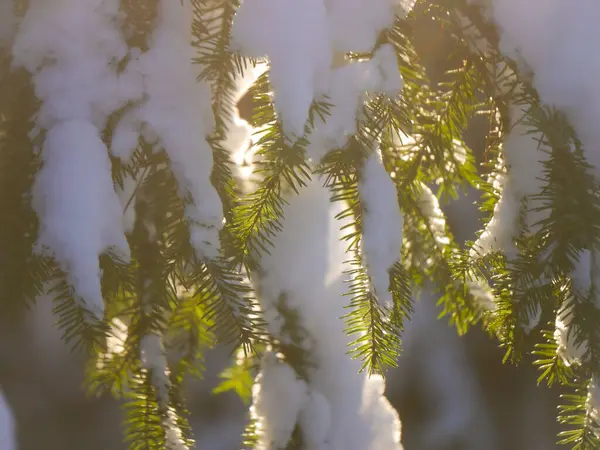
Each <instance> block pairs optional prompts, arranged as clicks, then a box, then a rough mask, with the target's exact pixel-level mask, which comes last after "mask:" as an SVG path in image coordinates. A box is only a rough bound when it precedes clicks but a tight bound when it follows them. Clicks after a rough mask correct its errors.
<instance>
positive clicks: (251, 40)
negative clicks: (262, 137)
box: [232, 0, 411, 140]
mask: <svg viewBox="0 0 600 450" xmlns="http://www.w3.org/2000/svg"><path fill="white" fill-rule="evenodd" d="M409 3H410V2H408V3H406V2H403V3H402V4H401V5H400V6H401V9H402V11H404V9H408V8H409V7H410V6H411V5H410V4H409ZM398 5H399V4H398V2H396V1H393V0H351V1H348V0H306V1H303V2H297V1H295V0H279V1H277V2H269V1H268V0H244V1H243V3H242V4H241V6H240V8H239V10H238V12H237V14H236V17H235V20H234V26H233V31H232V41H233V44H232V50H235V51H240V52H241V53H242V54H244V55H245V56H249V57H256V58H262V57H268V59H269V63H270V81H271V85H272V86H273V91H274V95H275V106H276V109H277V113H278V115H279V117H280V120H281V123H282V126H283V130H284V132H285V134H286V136H287V137H288V138H289V139H291V140H296V139H298V138H299V137H302V136H303V135H304V128H305V124H306V120H307V118H308V113H309V110H310V106H311V104H312V102H313V99H314V98H315V97H316V96H317V97H318V96H319V94H324V93H329V92H326V91H327V90H329V89H336V88H335V86H336V85H340V84H341V85H342V86H348V90H344V91H343V92H342V91H340V92H339V95H336V92H333V95H334V96H335V97H336V99H335V100H337V101H331V103H334V104H336V103H337V102H340V101H345V102H346V104H348V105H349V104H351V103H353V102H355V101H357V99H358V96H359V95H360V94H362V93H363V92H365V91H369V90H370V89H369V86H372V87H373V88H374V87H375V86H373V83H367V85H362V84H358V85H357V82H356V80H357V77H358V78H360V77H362V78H365V77H366V78H367V79H372V77H371V76H369V75H368V74H366V75H361V74H360V73H355V74H351V73H345V72H346V70H344V71H341V72H340V71H338V72H339V76H341V77H343V78H346V80H340V79H339V78H338V74H336V73H331V72H332V70H334V72H335V67H334V66H336V64H335V63H334V62H335V60H336V58H337V55H340V54H342V55H343V54H344V53H346V52H350V51H353V52H370V51H372V50H373V48H374V47H375V43H376V40H377V36H378V35H379V33H380V32H381V31H382V30H384V29H385V28H387V27H389V26H391V25H392V24H393V21H394V17H395V15H394V12H395V7H397V6H398ZM299 36H302V39H299ZM386 52H387V53H388V54H389V51H387V50H385V51H384V52H382V56H384V59H383V60H381V61H377V62H376V64H375V65H376V66H377V65H378V66H380V69H381V70H382V73H383V76H384V78H385V80H386V84H384V85H383V86H380V87H381V88H382V90H384V91H386V92H388V91H390V90H392V89H394V88H398V89H399V88H401V84H400V85H399V86H398V83H401V81H400V74H399V72H398V70H397V64H396V65H395V66H394V65H390V64H389V62H390V61H392V60H391V59H389V58H385V56H386ZM351 66H354V64H351ZM369 68H370V66H369V65H368V64H366V65H365V64H363V70H365V69H367V70H369ZM390 68H391V70H392V71H394V72H392V73H390ZM394 69H395V70H394ZM347 71H354V72H360V70H359V69H356V68H352V69H348V70H347ZM390 74H391V75H392V76H391V77H390V76H389V75H390ZM379 76H381V74H380V75H379ZM357 89H358V91H357V92H355V91H356V90H357ZM350 110H351V109H349V108H344V111H346V112H348V111H350ZM352 116H354V113H352ZM350 132H351V130H350ZM342 136H343V135H342Z"/></svg>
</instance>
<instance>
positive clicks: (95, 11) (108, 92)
mask: <svg viewBox="0 0 600 450" xmlns="http://www.w3.org/2000/svg"><path fill="white" fill-rule="evenodd" d="M118 10H119V1H118V0H60V1H58V0H54V1H48V0H37V1H32V2H31V4H30V6H29V9H28V11H27V13H26V15H25V18H24V20H23V22H22V24H21V26H20V30H19V33H18V35H17V36H16V41H15V44H14V47H13V56H14V64H15V65H17V66H23V67H25V68H26V69H27V70H29V71H30V72H31V73H32V74H33V82H34V85H35V91H36V95H37V96H38V98H39V99H40V100H42V102H43V103H42V106H41V107H40V110H39V113H38V115H37V117H36V125H37V128H38V131H40V130H46V135H45V141H44V144H43V148H42V153H41V156H42V160H43V167H42V169H41V170H40V172H39V174H38V175H37V178H36V182H35V185H34V187H33V206H34V208H35V210H36V212H37V214H38V216H39V218H40V234H39V241H38V244H39V246H40V247H41V248H43V249H46V250H48V251H49V252H50V253H51V254H53V255H54V256H55V257H56V259H57V260H58V262H59V263H60V264H61V267H62V269H63V270H65V271H66V272H67V273H68V277H69V280H70V282H71V284H72V285H73V287H74V289H75V291H76V294H77V295H78V296H79V297H81V298H82V299H83V300H84V302H85V305H86V307H87V308H88V309H89V310H90V311H91V312H92V313H93V314H94V315H95V316H96V317H98V318H100V317H101V316H102V314H103V309H104V308H103V306H104V305H103V301H102V293H101V289H100V268H99V263H98V256H99V255H100V253H102V252H103V251H105V250H106V249H108V248H109V247H116V248H118V249H119V250H120V251H121V252H122V253H123V254H124V256H127V255H128V253H129V249H128V246H127V242H126V240H125V237H124V234H123V227H122V219H121V216H122V214H121V207H120V203H119V199H118V197H117V195H116V193H115V191H114V188H113V181H112V176H111V167H110V161H109V158H108V153H107V149H106V145H105V144H104V143H103V141H102V140H101V137H100V133H101V130H102V128H103V127H104V125H105V122H106V118H107V117H108V115H109V114H110V113H111V112H112V111H113V110H115V109H116V108H118V107H119V106H121V105H122V104H124V103H125V102H126V101H127V100H128V99H130V98H131V97H132V96H133V97H135V95H136V94H137V92H131V90H130V89H129V84H128V83H127V80H126V79H125V78H120V77H119V76H118V75H117V72H116V67H115V64H114V63H115V62H116V61H118V60H120V59H122V58H123V57H124V56H125V54H126V52H127V47H126V45H125V43H124V41H123V39H122V37H121V35H120V33H119V30H118V29H117V26H116V16H117V13H118Z"/></svg>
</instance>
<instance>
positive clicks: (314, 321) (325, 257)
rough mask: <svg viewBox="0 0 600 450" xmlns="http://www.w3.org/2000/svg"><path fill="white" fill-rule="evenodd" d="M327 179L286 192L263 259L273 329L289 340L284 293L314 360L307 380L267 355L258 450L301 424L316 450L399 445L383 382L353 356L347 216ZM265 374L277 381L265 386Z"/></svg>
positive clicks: (258, 395)
mask: <svg viewBox="0 0 600 450" xmlns="http://www.w3.org/2000/svg"><path fill="white" fill-rule="evenodd" d="M322 183H323V180H322V179H320V178H315V179H313V180H312V181H311V182H310V183H309V185H308V186H306V187H305V188H303V189H302V190H301V191H300V193H299V194H298V195H295V194H290V195H288V196H286V200H287V201H288V203H287V204H286V206H285V210H284V214H283V221H282V222H283V223H282V225H283V229H282V231H281V232H280V233H278V234H277V235H276V236H275V237H274V242H273V244H274V245H273V247H272V248H271V249H270V254H269V255H264V256H263V257H262V258H261V266H262V268H263V270H264V274H263V276H262V277H261V279H260V280H259V283H258V294H259V298H260V300H261V306H262V309H263V311H264V314H265V318H266V319H267V320H268V322H269V330H270V332H271V333H272V334H273V336H274V337H275V338H276V339H278V340H280V341H282V342H288V341H289V339H290V336H289V334H288V333H287V332H286V327H284V326H283V325H284V324H285V317H283V316H282V314H281V313H280V309H279V306H280V302H281V299H282V298H284V299H285V305H286V307H287V308H288V309H289V310H291V311H293V312H294V314H297V315H298V323H299V324H300V326H301V327H302V329H303V331H304V332H305V333H306V335H307V336H306V337H305V338H304V339H302V340H301V342H297V344H299V345H300V346H301V348H302V350H303V351H305V352H306V353H307V354H308V355H309V357H310V358H312V360H311V362H310V363H309V364H308V368H307V372H308V374H307V376H306V379H303V380H302V381H299V380H298V378H300V376H299V374H296V373H293V371H292V369H291V368H289V366H287V365H283V364H285V363H284V362H279V361H276V362H273V361H272V360H267V363H266V364H267V367H264V368H263V370H266V374H265V372H263V375H261V376H259V379H258V380H257V381H258V383H259V385H260V386H263V385H264V386H265V388H262V387H261V388H257V390H256V391H255V398H254V402H255V405H256V408H255V414H256V415H257V418H258V419H259V422H260V423H262V424H263V425H262V426H263V427H267V429H268V430H270V431H269V432H268V433H267V434H266V435H265V436H262V437H261V445H263V447H259V448H282V447H278V446H276V445H275V446H273V447H269V444H270V443H272V442H274V441H273V439H274V434H273V433H277V436H279V437H280V438H281V441H283V440H284V437H285V436H287V437H289V433H291V432H292V431H293V429H292V430H290V428H291V427H292V424H295V425H297V426H298V427H299V428H300V430H299V431H300V432H301V433H302V437H303V439H304V440H305V442H310V443H311V445H312V446H311V447H310V448H314V449H317V450H394V449H396V450H400V449H401V448H402V446H401V444H400V421H399V419H398V415H397V413H396V411H394V410H393V408H392V407H391V406H390V405H389V403H388V401H387V400H386V398H385V397H384V396H383V388H384V382H383V380H382V379H381V378H379V377H370V378H369V377H368V375H367V374H366V372H362V373H359V370H360V367H361V362H360V361H358V360H356V359H352V358H351V356H350V355H349V354H348V346H349V344H350V342H351V341H352V340H353V339H354V338H353V337H351V336H348V335H347V334H346V332H345V323H344V320H343V319H342V317H343V316H344V314H345V312H346V308H345V305H346V303H347V301H346V297H345V296H344V293H345V292H346V291H347V284H346V283H345V281H344V279H345V275H344V272H345V271H346V270H348V269H349V265H348V264H347V263H344V261H346V259H347V255H346V244H345V243H344V242H343V241H342V240H341V237H342V234H343V233H342V231H341V230H340V228H341V227H342V226H344V221H341V220H338V219H336V215H337V214H338V213H340V212H341V211H342V210H343V208H344V206H343V205H342V204H341V203H338V202H335V203H331V202H330V198H329V197H330V193H329V191H328V189H327V188H326V187H323V185H322ZM346 231H348V230H346ZM273 366H274V367H273ZM264 377H271V378H273V377H276V380H272V381H271V383H269V384H268V386H270V387H267V384H266V382H265V381H264V379H265V378H264ZM281 384H285V387H279V388H277V389H279V390H283V391H285V392H293V393H294V395H293V401H287V402H285V403H281V396H280V395H279V396H278V395H276V393H274V391H273V390H275V389H276V388H275V386H281ZM264 389H266V390H264ZM269 402H273V404H269ZM273 410H276V411H277V414H273V413H271V412H270V411H273ZM261 414H262V415H261ZM279 433H281V434H279ZM269 440H270V442H269ZM281 441H279V440H277V442H278V443H281Z"/></svg>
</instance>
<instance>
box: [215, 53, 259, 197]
mask: <svg viewBox="0 0 600 450" xmlns="http://www.w3.org/2000/svg"><path fill="white" fill-rule="evenodd" d="M266 69H267V66H266V64H264V63H260V64H257V65H256V66H255V67H248V68H247V69H246V70H245V71H244V73H243V74H242V75H240V74H238V76H237V79H236V83H235V95H234V97H233V100H234V102H235V103H234V104H233V105H231V107H232V110H233V114H232V117H230V118H228V119H229V120H228V122H227V132H226V134H225V139H224V140H223V142H222V143H221V145H222V146H223V147H224V148H225V149H226V150H227V151H228V152H229V153H230V155H231V158H232V160H233V162H234V163H235V166H234V176H235V178H236V179H237V180H238V181H240V184H241V187H242V190H243V191H244V192H249V191H250V190H251V188H252V186H253V184H254V183H253V181H254V180H253V178H254V177H253V174H252V172H253V164H252V155H253V149H252V145H253V139H252V138H253V134H254V133H255V132H256V130H255V129H254V128H252V127H251V126H250V124H249V123H248V122H247V121H245V120H244V119H242V118H241V117H240V115H239V110H238V107H237V104H238V102H239V101H240V99H241V98H242V97H243V96H244V95H245V94H246V93H247V92H248V89H249V88H250V87H251V86H252V84H253V83H254V82H255V81H256V80H257V79H258V77H259V76H260V75H262V74H263V73H264V72H265V70H266Z"/></svg>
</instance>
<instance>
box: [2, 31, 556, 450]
mask: <svg viewBox="0 0 600 450" xmlns="http://www.w3.org/2000/svg"><path fill="white" fill-rule="evenodd" d="M418 35H419V39H418V44H419V50H420V51H419V53H420V54H421V55H422V57H423V63H424V64H425V65H426V67H427V68H428V70H429V72H430V76H431V78H432V79H433V80H434V81H435V80H436V79H439V77H440V76H441V74H442V73H443V72H444V70H445V69H447V68H448V67H447V66H446V65H447V64H448V58H447V55H449V54H451V53H452V42H446V41H444V40H443V37H442V35H441V33H440V30H439V25H436V24H433V23H428V22H427V21H426V20H423V23H422V24H421V25H420V26H419V27H418ZM440 55H443V57H440ZM250 107H251V105H250V104H249V103H248V102H247V99H245V100H243V101H242V103H241V104H240V110H241V115H242V116H243V115H244V112H245V111H246V112H247V110H248V108H250ZM482 120H483V122H482V123H477V122H476V121H475V122H474V123H473V126H472V130H471V131H470V133H469V136H468V143H469V144H470V145H471V147H472V148H473V149H474V150H476V151H477V150H478V149H480V150H481V149H483V139H484V138H483V136H484V133H483V132H482V131H483V130H485V127H486V123H485V119H482ZM475 200H476V198H475V194H474V193H467V194H466V195H465V196H464V197H462V198H460V199H459V200H457V201H456V202H454V203H453V204H451V205H448V206H447V207H446V208H445V209H446V213H447V214H448V220H449V224H450V226H451V229H452V231H453V233H454V234H455V236H456V237H457V239H459V240H467V239H473V237H474V233H475V232H476V231H477V229H478V220H479V217H478V211H477V209H476V207H475V206H474V205H473V202H474V201H475ZM0 275H1V274H0ZM0 295H4V294H2V293H0ZM436 301H437V298H435V297H434V296H433V295H432V294H431V293H429V292H428V291H427V290H425V291H424V292H423V293H422V295H421V296H420V297H419V298H418V299H417V302H416V306H415V314H414V317H413V319H412V321H411V322H410V323H409V324H408V326H407V328H406V330H405V334H404V348H403V354H402V357H401V359H400V362H399V368H398V369H396V370H394V371H391V372H390V373H389V374H388V390H387V395H388V397H389V398H390V401H391V402H392V404H393V405H394V406H395V407H396V408H397V409H398V411H399V413H400V416H401V419H402V426H403V438H402V439H403V442H404V446H405V449H406V450H521V449H523V450H552V449H554V448H557V446H556V445H555V442H556V434H557V432H558V426H557V424H556V413H557V411H556V405H557V397H558V396H557V392H555V391H552V390H550V389H548V388H545V387H536V378H537V374H536V371H535V369H534V368H532V366H531V364H530V361H524V362H523V363H522V364H521V366H520V367H518V368H517V367H514V366H511V365H503V364H502V362H501V361H502V357H503V352H502V350H500V349H499V348H498V347H497V345H496V343H495V342H493V341H491V340H490V339H489V338H488V337H487V336H486V335H485V334H484V333H482V332H480V331H478V330H476V329H474V330H472V331H470V332H469V333H468V334H467V335H466V336H463V337H459V336H458V335H457V334H456V332H455V330H454V329H453V328H452V327H450V326H448V324H447V320H446V319H441V320H438V319H437V317H438V314H439V312H440V311H439V309H438V308H437V306H436ZM50 310H51V306H50V304H49V301H45V299H40V300H39V301H38V303H37V305H36V306H35V307H34V308H32V309H31V310H30V311H28V312H26V311H22V312H20V313H19V314H17V315H0V388H1V390H0V391H1V392H3V395H2V396H0V450H40V449H44V450H83V449H85V450H121V449H125V445H124V444H123V443H122V442H121V441H122V437H121V436H122V435H121V417H122V415H121V410H120V406H119V405H118V403H117V402H116V401H114V400H112V399H110V398H100V399H95V398H86V396H85V395H84V393H83V391H82V389H81V385H82V382H83V366H82V365H83V357H82V355H77V354H71V353H70V352H69V350H68V348H67V347H66V346H65V345H64V344H63V343H62V342H61V340H60V336H59V334H58V332H57V331H56V330H55V329H54V328H53V325H52V322H53V319H52V317H51V313H50ZM228 353H229V349H222V348H217V349H215V350H213V351H211V352H210V354H208V355H207V373H206V377H205V379H204V380H202V381H195V382H193V383H191V384H190V386H189V392H188V399H189V402H190V409H191V411H192V425H193V428H194V431H195V435H196V437H197V442H198V445H197V447H198V449H201V450H238V449H239V448H240V442H241V433H242V431H243V428H244V425H245V421H246V411H247V407H246V406H245V405H243V403H242V402H241V401H240V400H239V399H238V398H237V397H236V395H235V394H233V393H225V394H219V395H213V394H212V389H213V388H214V387H215V386H216V385H217V384H218V382H219V379H218V373H219V372H220V371H221V370H222V369H223V368H224V367H226V366H227V365H228V363H229V361H228ZM6 403H8V404H9V405H10V414H8V410H7V409H6V408H7V405H6ZM13 432H14V434H15V435H16V437H17V440H18V445H17V446H16V447H11V446H10V444H9V442H8V439H9V438H8V437H7V435H8V434H11V433H13Z"/></svg>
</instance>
